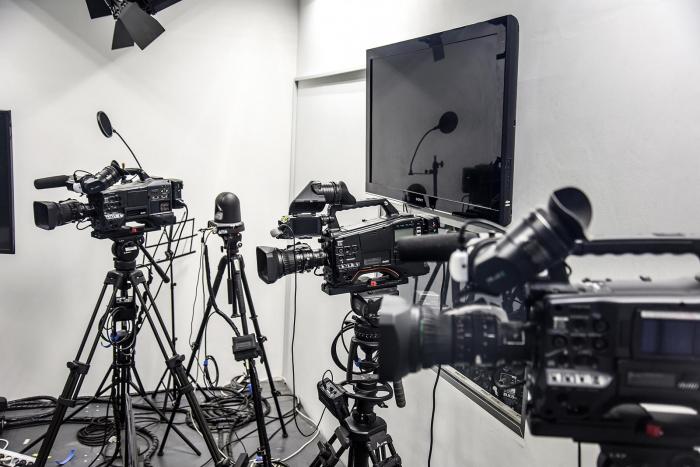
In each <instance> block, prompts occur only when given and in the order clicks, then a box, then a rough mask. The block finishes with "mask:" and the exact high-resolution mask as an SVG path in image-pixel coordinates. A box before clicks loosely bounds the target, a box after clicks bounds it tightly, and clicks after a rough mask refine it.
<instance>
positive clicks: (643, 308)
mask: <svg viewBox="0 0 700 467" xmlns="http://www.w3.org/2000/svg"><path fill="white" fill-rule="evenodd" d="M587 206H588V202H587V200H586V199H585V196H583V193H581V192H578V194H577V193H576V192H574V191H571V189H568V191H566V192H565V191H562V190H560V191H558V192H555V194H554V195H553V196H552V199H551V200H550V209H549V210H538V211H536V212H535V213H533V215H531V216H530V217H529V218H528V219H527V220H526V221H524V222H523V223H521V224H520V225H519V226H517V227H515V228H514V229H512V230H511V231H510V232H509V233H508V234H506V235H505V236H503V237H500V238H490V239H488V240H484V239H480V238H474V237H470V238H467V236H464V238H463V239H462V240H463V243H462V247H461V249H460V250H458V251H457V252H456V253H454V254H453V257H452V258H451V261H450V272H451V274H452V277H453V279H455V280H457V281H458V282H462V283H464V284H466V288H465V289H464V290H465V291H485V292H487V293H491V294H497V293H503V292H505V291H506V290H508V288H509V287H513V286H515V285H518V284H526V296H527V298H526V301H525V305H526V309H527V319H526V320H525V321H522V322H508V320H507V316H506V314H505V313H504V312H503V310H502V309H500V308H499V307H494V306H487V305H483V304H468V305H465V306H462V307H459V308H457V309H454V310H451V311H448V312H446V313H442V314H441V313H440V312H439V311H438V310H432V309H428V308H425V307H424V308H419V307H411V306H408V305H406V304H405V303H401V301H400V300H397V299H393V297H388V298H386V299H385V300H384V303H383V308H382V313H381V315H380V324H379V327H380V334H381V345H380V348H381V352H382V359H381V360H380V370H379V372H380V376H381V377H382V378H384V379H389V380H392V379H394V378H396V377H401V376H405V375H406V374H407V373H409V372H413V371H418V370H419V369H421V368H428V367H430V366H432V365H436V364H441V363H446V364H455V363H464V364H468V365H474V366H479V367H489V368H499V367H502V366H504V365H521V366H523V367H525V368H527V374H528V376H527V379H526V381H520V382H518V383H515V384H518V385H524V384H526V385H527V389H528V390H529V393H530V403H529V404H528V423H529V426H530V431H531V432H532V433H533V434H535V435H542V436H558V437H567V438H572V439H574V440H576V441H579V442H592V443H599V444H600V445H601V455H600V457H599V461H598V462H599V464H598V465H601V466H612V465H619V466H632V465H649V466H662V465H663V466H668V465H672V466H683V467H685V466H698V465H700V456H698V454H697V453H696V452H695V451H694V450H693V447H694V446H697V445H700V417H698V416H697V412H698V411H700V366H699V365H698V364H699V363H700V281H699V280H698V278H694V279H691V280H680V281H675V282H671V283H656V282H651V281H649V280H648V279H646V278H645V279H644V280H642V281H638V282H620V283H615V282H611V281H607V280H606V281H587V282H584V283H582V284H571V283H570V282H569V280H568V271H569V269H568V267H567V266H566V264H565V263H564V261H563V260H564V259H565V258H566V257H568V256H569V255H570V254H573V255H578V256H583V255H604V254H615V255H620V254H648V253H652V254H668V253H671V254H683V253H691V254H695V255H696V256H699V257H700V240H696V239H687V238H673V237H657V238H649V239H620V240H600V241H592V242H590V241H586V240H585V238H584V236H583V230H584V229H585V227H586V226H587V225H588V222H589V220H590V206H588V207H587ZM545 270H546V272H547V275H546V276H542V275H539V276H538V274H539V273H541V272H543V271H545ZM512 387H514V385H512V384H511V385H510V386H507V385H504V386H503V387H502V389H508V388H512ZM645 403H651V404H667V405H681V406H685V407H689V408H691V409H693V410H695V411H696V413H695V414H694V415H688V414H677V413H673V414H670V413H656V412H654V413H650V412H648V411H647V410H646V409H645V408H643V407H642V405H641V404H645Z"/></svg>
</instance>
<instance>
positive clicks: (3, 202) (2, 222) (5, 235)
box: [0, 111, 15, 253]
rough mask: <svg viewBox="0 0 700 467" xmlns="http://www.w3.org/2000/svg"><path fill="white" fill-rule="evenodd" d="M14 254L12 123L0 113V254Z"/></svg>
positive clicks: (6, 112)
mask: <svg viewBox="0 0 700 467" xmlns="http://www.w3.org/2000/svg"><path fill="white" fill-rule="evenodd" d="M14 252H15V225H14V207H13V188H12V123H11V120H10V112H9V111H0V253H14Z"/></svg>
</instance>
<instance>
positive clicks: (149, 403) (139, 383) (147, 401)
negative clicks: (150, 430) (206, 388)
mask: <svg viewBox="0 0 700 467" xmlns="http://www.w3.org/2000/svg"><path fill="white" fill-rule="evenodd" d="M134 377H135V378H136V381H138V386H136V385H135V384H133V383H131V386H132V387H133V388H134V389H136V391H137V392H138V393H139V394H140V395H141V397H142V398H143V400H144V401H146V404H148V405H149V406H150V407H151V408H152V409H153V410H154V411H155V413H157V414H158V416H159V417H160V419H161V421H166V420H167V418H166V417H165V414H164V413H163V412H162V411H161V410H160V409H159V408H158V407H157V406H156V404H155V402H153V401H152V400H151V399H150V398H149V397H148V395H146V391H144V390H143V385H142V384H141V378H139V377H138V376H137V373H136V372H135V371H134ZM172 430H173V431H174V432H175V434H176V435H178V436H179V437H180V438H181V439H182V440H183V441H184V442H185V444H187V445H188V446H189V447H190V449H192V450H193V451H194V452H195V454H197V455H198V456H201V455H202V452H201V451H200V450H199V449H197V446H195V445H194V444H192V441H190V440H189V438H188V437H187V436H185V435H184V433H182V431H180V429H179V428H178V427H176V426H175V425H174V424H173V425H172Z"/></svg>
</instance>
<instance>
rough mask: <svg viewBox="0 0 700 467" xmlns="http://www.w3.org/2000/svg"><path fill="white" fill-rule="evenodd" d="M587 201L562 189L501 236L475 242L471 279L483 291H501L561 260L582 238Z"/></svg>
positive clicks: (576, 192)
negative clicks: (492, 239) (546, 203)
mask: <svg viewBox="0 0 700 467" xmlns="http://www.w3.org/2000/svg"><path fill="white" fill-rule="evenodd" d="M591 211H592V210H591V204H590V202H589V200H588V198H587V197H586V195H585V194H584V193H583V192H582V191H581V190H579V189H577V188H562V189H560V190H557V191H555V192H554V193H553V194H552V196H551V197H550V198H549V203H548V206H547V209H536V210H535V211H533V212H532V213H530V215H529V216H528V217H527V218H525V219H523V221H522V222H520V224H518V225H517V226H515V227H513V228H512V229H510V230H509V231H508V233H507V234H505V235H504V236H503V237H500V238H498V239H497V240H495V241H493V242H490V243H488V242H487V243H482V244H481V245H480V246H479V245H477V247H476V248H475V251H474V253H473V254H474V255H475V257H474V259H473V269H472V272H471V280H473V282H474V283H475V284H476V286H477V288H478V289H479V290H481V291H483V292H490V293H493V294H499V293H503V292H505V291H507V290H509V289H512V288H513V287H516V286H518V285H520V284H523V283H525V282H527V281H528V280H530V279H532V278H533V277H534V276H535V275H536V274H538V273H540V272H542V271H544V270H545V269H547V268H550V267H552V266H554V265H556V264H557V263H559V262H561V261H562V260H564V259H565V258H566V257H567V256H568V255H569V253H570V252H571V250H572V248H573V246H574V243H575V242H576V240H580V239H584V238H585V234H584V232H585V229H586V228H587V227H588V225H589V224H590V222H591Z"/></svg>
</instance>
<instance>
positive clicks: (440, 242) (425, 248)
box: [396, 232, 476, 263]
mask: <svg viewBox="0 0 700 467" xmlns="http://www.w3.org/2000/svg"><path fill="white" fill-rule="evenodd" d="M472 237H476V234H472V233H468V232H467V233H466V234H465V239H470V238H472ZM460 246H461V245H460V241H459V234H457V233H448V234H431V235H420V236H416V237H406V238H402V239H399V240H397V241H396V251H397V253H398V255H399V258H401V261H404V262H412V261H415V262H423V261H431V262H432V261H434V262H438V263H441V262H445V261H449V259H450V255H451V254H452V253H454V251H455V250H457V249H458V248H459V247H460Z"/></svg>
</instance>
